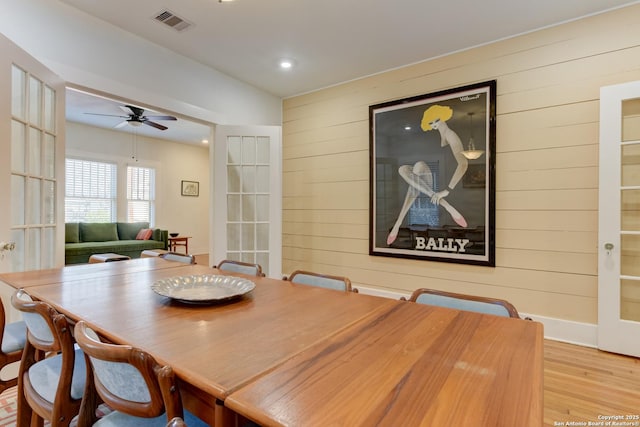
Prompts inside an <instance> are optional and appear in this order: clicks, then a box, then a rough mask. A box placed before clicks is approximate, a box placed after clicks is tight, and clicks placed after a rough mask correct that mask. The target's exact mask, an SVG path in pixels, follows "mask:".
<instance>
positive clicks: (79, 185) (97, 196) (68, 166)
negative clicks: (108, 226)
mask: <svg viewBox="0 0 640 427" xmlns="http://www.w3.org/2000/svg"><path fill="white" fill-rule="evenodd" d="M116 172H117V167H116V165H115V164H113V163H103V162H95V161H90V160H81V159H66V160H65V204H64V211H65V214H64V217H65V218H64V219H65V222H80V221H82V222H113V221H115V220H116Z"/></svg>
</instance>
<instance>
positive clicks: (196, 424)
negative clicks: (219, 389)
mask: <svg viewBox="0 0 640 427" xmlns="http://www.w3.org/2000/svg"><path fill="white" fill-rule="evenodd" d="M168 422H169V421H168V420H167V415H166V414H162V415H160V416H159V417H155V418H140V417H133V416H131V415H127V414H124V413H122V412H118V411H113V412H112V413H110V414H108V415H105V416H104V417H102V418H100V419H99V420H98V421H97V422H96V423H95V424H94V427H155V426H158V427H166V425H167V423H168ZM184 422H185V423H186V424H187V426H189V427H208V426H209V424H207V423H205V422H204V421H202V420H201V419H200V418H198V417H196V416H195V415H193V414H192V413H190V412H188V411H184Z"/></svg>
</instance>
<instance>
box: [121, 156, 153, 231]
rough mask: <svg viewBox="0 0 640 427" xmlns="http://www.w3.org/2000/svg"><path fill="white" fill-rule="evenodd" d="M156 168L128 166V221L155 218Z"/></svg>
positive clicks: (150, 221)
mask: <svg viewBox="0 0 640 427" xmlns="http://www.w3.org/2000/svg"><path fill="white" fill-rule="evenodd" d="M154 208H155V170H154V169H151V168H141V167H135V166H129V167H127V221H128V222H139V221H145V222H149V224H150V225H151V226H153V224H154V222H155V221H154V220H155V212H154Z"/></svg>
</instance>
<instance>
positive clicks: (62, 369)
mask: <svg viewBox="0 0 640 427" xmlns="http://www.w3.org/2000/svg"><path fill="white" fill-rule="evenodd" d="M11 304H12V305H13V306H14V307H15V308H16V309H17V310H19V311H20V312H21V313H22V317H23V319H24V322H25V323H26V326H27V334H26V342H25V347H24V351H23V354H22V361H21V363H20V369H19V373H18V414H17V425H18V426H21V427H22V426H29V425H30V423H31V419H32V418H33V417H35V422H36V425H40V426H42V423H43V420H48V421H49V422H50V423H51V426H52V427H64V426H68V425H69V423H70V422H71V420H72V419H73V417H75V416H76V415H77V414H78V412H79V410H80V404H81V401H82V393H83V391H84V386H85V365H84V356H83V355H82V351H81V350H80V349H76V348H75V347H74V340H73V336H72V335H71V325H70V324H69V322H68V321H67V318H66V317H65V316H64V315H62V314H60V313H58V312H57V311H56V310H55V309H54V308H53V307H51V306H50V305H49V304H47V303H45V302H41V301H34V300H33V299H32V298H31V296H30V295H29V294H28V293H27V292H26V291H24V290H23V289H20V290H18V291H16V292H15V293H14V294H13V295H12V296H11Z"/></svg>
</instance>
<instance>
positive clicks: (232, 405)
mask: <svg viewBox="0 0 640 427" xmlns="http://www.w3.org/2000/svg"><path fill="white" fill-rule="evenodd" d="M93 266H96V268H95V269H93V268H91V267H93ZM76 268H77V270H74V269H76ZM203 274H223V275H236V276H240V277H244V278H247V279H250V280H252V281H253V282H254V283H255V285H256V286H255V289H254V290H253V291H251V292H250V293H248V294H246V295H244V296H242V297H240V298H238V299H234V300H231V301H228V302H224V303H217V304H202V305H198V304H185V303H182V302H179V301H174V300H172V299H169V298H167V297H164V296H161V295H158V294H156V293H155V292H154V291H153V290H152V289H151V284H152V283H154V282H155V281H157V280H160V279H166V278H169V277H175V276H188V275H203ZM0 280H1V281H4V282H5V283H7V284H9V285H11V286H13V287H15V288H21V287H23V288H26V290H27V292H28V293H29V294H30V295H31V296H32V297H34V298H37V299H40V300H43V301H46V302H48V303H49V304H51V305H52V306H53V307H55V308H56V309H57V310H58V311H60V312H61V313H63V314H65V315H66V316H67V317H69V318H70V319H72V320H80V319H82V320H85V321H86V322H87V323H88V324H89V325H90V326H91V327H92V328H94V329H96V330H97V331H98V333H100V334H101V335H103V336H104V337H105V338H106V339H108V340H110V341H113V342H115V343H122V344H129V345H133V346H136V347H138V348H141V349H143V350H145V351H148V352H149V353H151V354H152V355H153V356H154V357H155V358H156V359H157V360H158V361H159V362H160V363H164V364H168V365H170V366H172V368H173V369H174V371H175V372H176V374H177V376H178V378H179V380H180V387H181V391H182V392H183V400H184V402H185V407H187V408H188V409H189V410H191V411H192V412H195V413H196V414H197V415H198V416H200V417H201V418H203V419H204V420H206V421H207V422H208V423H210V425H216V426H218V427H223V426H232V425H235V424H236V422H237V418H238V416H241V417H246V418H249V419H252V420H254V421H256V422H258V423H260V424H262V425H274V426H276V425H277V426H282V425H287V426H327V425H336V426H342V425H344V426H373V425H406V426H412V425H425V426H426V425H433V426H436V425H487V426H489V425H491V426H499V425H514V424H515V425H520V426H523V425H524V426H538V425H541V423H542V326H541V325H540V324H539V323H536V322H531V321H525V320H519V319H509V318H502V317H497V316H490V315H481V314H476V313H467V312H461V311H457V310H450V309H444V308H437V307H430V306H425V305H420V304H416V303H410V302H405V301H397V300H392V299H387V298H381V297H375V296H370V295H364V294H356V293H351V292H339V291H333V290H327V289H322V288H317V287H312V286H306V285H300V284H294V283H291V282H288V281H282V280H276V279H270V278H264V277H253V276H243V275H240V274H234V273H229V272H222V271H219V270H216V269H212V268H209V267H207V266H204V265H188V264H181V263H177V262H171V261H166V260H163V259H159V258H144V259H138V260H131V261H119V262H113V263H106V264H104V265H98V264H92V265H91V266H89V265H81V266H74V267H65V268H63V269H54V270H50V271H43V272H41V273H37V272H28V273H9V274H0ZM514 420H517V422H516V421H514ZM472 421H473V422H472ZM467 422H468V423H467ZM508 422H511V424H509V423H508Z"/></svg>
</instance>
